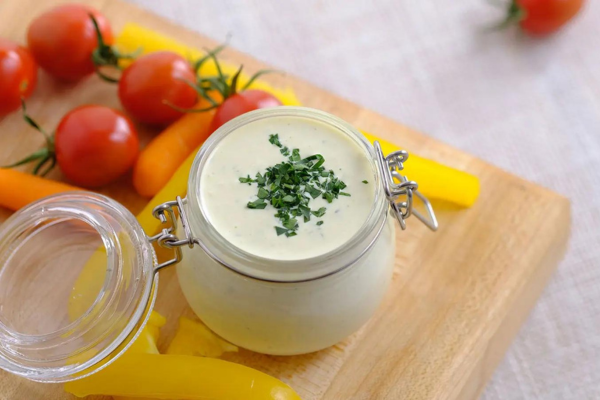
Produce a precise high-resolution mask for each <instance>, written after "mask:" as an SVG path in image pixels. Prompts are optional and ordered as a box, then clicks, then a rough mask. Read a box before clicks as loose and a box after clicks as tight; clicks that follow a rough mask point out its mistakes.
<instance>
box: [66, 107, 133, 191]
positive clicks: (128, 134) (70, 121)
mask: <svg viewBox="0 0 600 400" xmlns="http://www.w3.org/2000/svg"><path fill="white" fill-rule="evenodd" d="M54 146H55V151H56V159H57V161H58V165H59V167H60V169H61V170H62V172H63V173H64V174H65V176H66V177H67V178H68V179H69V180H70V181H72V182H73V183H75V184H77V185H79V186H83V187H88V188H94V187H98V186H102V185H106V184H107V183H110V182H112V181H114V180H116V179H117V178H118V177H120V176H121V175H123V174H124V173H125V172H127V170H129V169H130V168H131V167H132V166H133V164H134V163H135V160H136V159H137V156H138V153H139V141H138V135H137V132H136V130H135V128H134V127H133V124H132V123H131V122H130V121H129V119H128V118H127V117H126V116H125V115H123V114H122V113H120V112H119V111H116V110H113V109H112V108H108V107H104V106H93V105H88V106H81V107H78V108H76V109H74V110H72V111H71V112H69V113H68V114H67V115H65V116H64V117H63V119H62V120H61V121H60V123H59V125H58V128H56V134H55V136H54Z"/></svg>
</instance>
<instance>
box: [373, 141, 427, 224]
mask: <svg viewBox="0 0 600 400" xmlns="http://www.w3.org/2000/svg"><path fill="white" fill-rule="evenodd" d="M373 146H374V147H375V153H376V157H377V164H378V166H379V172H380V175H381V177H382V184H383V190H384V192H385V196H386V197H387V199H388V201H389V202H390V206H391V208H392V211H393V212H394V215H395V217H396V219H397V220H398V223H399V224H400V227H401V228H402V230H404V229H406V219H407V218H408V217H410V216H411V215H413V214H414V216H415V217H417V219H419V221H421V222H422V223H424V224H425V225H426V226H427V227H428V228H429V229H431V230H432V231H436V230H437V229H438V222H437V219H436V217H435V213H434V211H433V207H432V206H431V203H430V202H429V200H427V198H426V197H425V196H423V195H422V194H421V193H420V192H419V191H418V189H419V185H418V183H417V182H415V181H409V180H408V178H406V176H404V175H401V174H400V171H402V170H403V169H404V162H406V160H407V159H408V153H407V152H406V151H404V150H400V151H395V152H393V153H391V154H388V155H387V157H386V156H384V155H383V151H382V150H381V145H380V144H379V142H378V141H375V142H374V143H373ZM415 197H416V198H417V199H419V200H421V202H422V203H423V205H424V206H425V210H426V211H427V216H425V215H423V214H421V213H420V212H419V211H417V210H416V209H414V207H413V201H414V198H415Z"/></svg>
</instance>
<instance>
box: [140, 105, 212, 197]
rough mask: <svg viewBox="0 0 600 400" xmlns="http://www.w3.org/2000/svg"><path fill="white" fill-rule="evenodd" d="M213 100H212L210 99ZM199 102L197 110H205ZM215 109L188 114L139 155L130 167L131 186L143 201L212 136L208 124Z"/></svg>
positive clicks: (153, 193)
mask: <svg viewBox="0 0 600 400" xmlns="http://www.w3.org/2000/svg"><path fill="white" fill-rule="evenodd" d="M213 97H215V96H213ZM208 107H210V103H209V102H208V101H207V100H205V99H202V100H200V102H199V103H198V108H208ZM215 112H216V109H212V110H209V111H204V112H199V113H188V114H185V115H184V116H183V117H181V118H179V119H178V120H177V121H175V122H174V123H173V124H171V125H170V126H169V127H168V128H166V129H165V130H164V131H163V132H161V133H160V134H159V135H158V136H156V137H155V138H154V139H153V140H152V141H151V142H150V143H149V144H148V145H147V146H146V148H145V149H144V150H142V152H141V153H140V155H139V157H138V159H137V161H136V163H135V166H134V167H133V186H134V187H135V190H136V191H137V192H138V193H139V194H140V195H142V196H144V197H153V196H154V195H156V194H157V193H158V192H159V191H160V189H162V188H163V187H164V186H165V185H166V184H167V182H169V179H171V177H172V176H173V174H174V173H175V171H177V168H179V166H180V165H181V164H182V163H183V162H184V161H185V159H186V158H187V157H188V156H189V155H190V154H191V153H192V152H193V151H194V150H196V149H197V148H198V147H199V146H200V145H201V144H202V143H204V141H205V140H206V139H207V138H208V136H210V134H211V133H212V132H211V131H210V122H211V121H212V119H213V116H214V114H215Z"/></svg>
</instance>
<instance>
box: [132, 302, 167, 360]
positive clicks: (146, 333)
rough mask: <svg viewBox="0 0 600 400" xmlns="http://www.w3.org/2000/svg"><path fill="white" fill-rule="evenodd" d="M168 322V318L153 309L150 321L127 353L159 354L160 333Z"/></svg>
mask: <svg viewBox="0 0 600 400" xmlns="http://www.w3.org/2000/svg"><path fill="white" fill-rule="evenodd" d="M166 322H167V320H166V318H165V317H163V316H162V315H160V314H159V313H157V312H156V311H152V313H151V314H150V318H148V322H147V323H146V326H144V329H142V332H140V335H139V336H138V337H137V339H135V342H133V344H132V345H131V346H130V347H129V348H128V349H127V354H129V353H148V354H158V348H157V347H156V343H158V335H159V334H160V328H161V327H162V326H163V325H164V324H165V323H166Z"/></svg>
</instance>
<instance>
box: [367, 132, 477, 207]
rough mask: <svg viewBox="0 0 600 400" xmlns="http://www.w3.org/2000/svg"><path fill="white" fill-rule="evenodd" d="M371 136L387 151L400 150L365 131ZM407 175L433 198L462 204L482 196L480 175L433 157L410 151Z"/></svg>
mask: <svg viewBox="0 0 600 400" xmlns="http://www.w3.org/2000/svg"><path fill="white" fill-rule="evenodd" d="M361 132H362V134H363V135H364V136H365V137H366V138H367V140H368V141H369V142H371V143H373V142H374V141H375V140H378V141H379V144H381V150H383V154H386V155H387V154H390V153H392V152H394V151H398V150H400V147H398V146H397V145H395V144H392V143H390V142H388V141H386V140H383V139H379V138H378V137H377V136H374V135H371V134H370V133H367V132H365V131H361ZM403 175H406V176H407V177H408V179H410V180H412V181H415V182H417V183H418V184H419V191H420V192H421V193H423V194H424V195H425V196H426V197H428V198H429V199H438V200H444V201H448V202H451V203H454V204H456V205H459V206H461V207H471V206H472V205H473V204H474V203H475V200H477V197H478V196H479V179H478V178H477V177H476V176H474V175H471V174H468V173H466V172H463V171H459V170H457V169H454V168H450V167H447V166H445V165H442V164H440V163H437V162H435V161H432V160H428V159H426V158H423V157H419V156H417V155H414V154H412V153H410V154H409V157H408V161H407V162H406V163H405V164H404V171H403Z"/></svg>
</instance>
